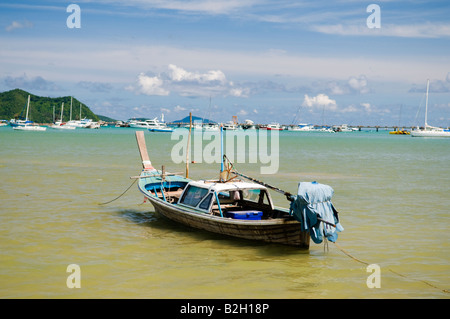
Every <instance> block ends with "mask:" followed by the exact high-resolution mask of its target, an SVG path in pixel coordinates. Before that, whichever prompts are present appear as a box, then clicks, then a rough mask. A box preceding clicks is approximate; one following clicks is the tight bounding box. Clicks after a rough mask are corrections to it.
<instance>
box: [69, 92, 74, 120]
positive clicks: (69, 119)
mask: <svg viewBox="0 0 450 319" xmlns="http://www.w3.org/2000/svg"><path fill="white" fill-rule="evenodd" d="M72 100H73V98H72V97H70V119H69V121H72Z"/></svg>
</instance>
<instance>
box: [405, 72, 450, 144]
mask: <svg viewBox="0 0 450 319" xmlns="http://www.w3.org/2000/svg"><path fill="white" fill-rule="evenodd" d="M429 88H430V80H427V93H426V103H425V125H424V127H423V128H416V129H413V130H411V136H412V137H450V130H446V129H443V128H441V127H434V126H431V125H428V123H427V118H428V91H429Z"/></svg>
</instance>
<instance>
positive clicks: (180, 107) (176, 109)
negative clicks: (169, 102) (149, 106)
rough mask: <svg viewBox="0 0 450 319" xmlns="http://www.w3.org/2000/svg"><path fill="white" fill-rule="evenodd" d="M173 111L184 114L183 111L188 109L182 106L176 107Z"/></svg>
mask: <svg viewBox="0 0 450 319" xmlns="http://www.w3.org/2000/svg"><path fill="white" fill-rule="evenodd" d="M173 111H174V112H182V111H186V108H185V107H182V106H180V105H177V106H175V107H174V109H173Z"/></svg>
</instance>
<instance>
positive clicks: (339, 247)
mask: <svg viewBox="0 0 450 319" xmlns="http://www.w3.org/2000/svg"><path fill="white" fill-rule="evenodd" d="M334 244H335V245H336V247H337V248H338V249H339V250H340V251H341V252H343V253H344V254H345V255H347V256H348V257H350V258H352V259H353V260H355V261H357V262H359V263H361V264H364V265H370V264H369V263H368V262H365V261H363V260H361V259H358V258H356V257H355V256H353V255H352V254H350V253H349V252H348V251H346V250H345V249H344V248H342V247H341V246H340V245H339V244H338V243H336V242H335V243H334ZM387 270H389V271H390V272H392V273H393V274H396V275H397V276H400V277H403V278H406V279H410V280H415V281H420V282H423V283H424V284H426V285H428V286H430V287H433V288H435V289H438V290H440V291H442V292H444V293H449V291H448V290H447V289H442V288H439V287H437V286H435V285H433V284H430V283H429V282H427V281H425V280H421V279H414V278H411V277H408V276H406V275H403V274H400V273H398V272H396V271H394V270H392V269H390V268H388V269H387Z"/></svg>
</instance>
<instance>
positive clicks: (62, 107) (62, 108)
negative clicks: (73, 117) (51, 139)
mask: <svg viewBox="0 0 450 319" xmlns="http://www.w3.org/2000/svg"><path fill="white" fill-rule="evenodd" d="M63 113H64V102H62V104H61V118H60V119H59V121H60V122H61V124H62V121H63Z"/></svg>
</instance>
